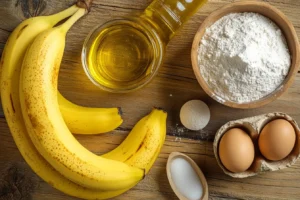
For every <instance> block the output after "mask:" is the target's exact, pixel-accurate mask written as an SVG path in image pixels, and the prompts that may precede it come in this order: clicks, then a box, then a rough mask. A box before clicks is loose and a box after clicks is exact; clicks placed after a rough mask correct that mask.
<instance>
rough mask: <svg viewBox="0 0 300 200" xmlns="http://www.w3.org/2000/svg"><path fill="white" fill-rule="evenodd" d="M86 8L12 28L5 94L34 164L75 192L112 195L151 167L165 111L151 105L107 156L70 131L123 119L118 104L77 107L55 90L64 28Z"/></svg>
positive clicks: (107, 127) (12, 124) (4, 61)
mask: <svg viewBox="0 0 300 200" xmlns="http://www.w3.org/2000/svg"><path fill="white" fill-rule="evenodd" d="M85 13H86V9H85V8H80V7H78V6H77V5H74V6H72V7H70V8H68V9H66V10H64V11H62V12H60V13H57V14H54V15H50V16H40V17H33V18H29V19H27V20H25V21H24V22H22V23H21V24H20V25H19V26H18V27H17V28H16V29H15V30H14V31H13V33H12V34H11V35H10V37H9V39H8V41H7V43H6V46H5V48H4V51H3V54H2V58H1V68H0V69H1V100H2V107H3V110H4V113H5V117H6V121H7V123H8V126H9V128H10V131H11V134H12V136H13V138H14V140H15V143H16V145H17V147H18V149H19V150H20V152H21V154H22V156H23V157H24V159H25V160H26V162H27V163H28V164H29V165H30V167H31V168H32V169H33V171H35V172H36V173H37V174H38V175H39V176H40V177H41V178H42V179H44V180H45V181H46V182H48V183H49V184H51V185H52V186H53V187H55V188H57V189H58V190H60V191H62V192H64V193H66V194H69V195H71V196H75V197H78V198H82V199H107V198H111V197H114V196H117V195H120V194H122V193H123V192H125V191H127V190H129V189H130V188H132V187H133V186H135V185H136V184H137V183H138V182H139V181H140V180H141V179H143V177H144V176H145V174H147V173H148V172H149V170H150V168H151V167H152V165H153V163H154V161H155V160H156V158H157V157H158V155H159V152H160V150H161V147H162V145H163V143H164V140H165V136H166V118H167V114H166V113H165V112H164V111H162V110H161V109H156V108H154V109H153V110H152V111H151V113H150V114H148V115H147V116H145V117H143V118H142V119H141V120H140V121H138V122H137V124H136V125H135V126H134V128H133V129H132V130H131V132H130V133H129V134H128V136H127V138H126V139H125V140H124V141H123V142H122V143H121V144H120V145H119V146H118V147H117V148H116V149H114V150H112V151H111V152H108V153H106V154H104V155H102V156H97V155H95V154H93V153H91V152H90V151H88V150H87V149H85V148H84V147H83V146H82V145H81V144H80V143H79V142H78V141H77V140H76V139H75V137H74V136H73V135H72V132H73V133H78V134H95V133H104V132H108V131H111V130H113V129H115V128H116V127H118V126H119V125H120V124H121V123H122V121H123V120H122V118H121V116H120V112H119V109H118V108H88V107H82V106H78V105H75V104H73V103H72V102H70V101H68V100H67V99H65V98H64V97H63V96H62V95H61V94H60V93H59V92H58V91H57V79H58V72H59V68H60V63H61V60H62V56H63V52H64V47H65V39H66V33H67V32H68V30H69V29H70V28H71V27H72V25H73V24H74V23H75V22H76V21H77V20H78V19H80V18H81V17H82V16H84V15H85ZM68 17H70V18H69V19H67V21H65V22H64V23H62V24H61V25H59V26H55V25H56V24H57V23H58V22H60V21H62V20H63V19H66V18H68Z"/></svg>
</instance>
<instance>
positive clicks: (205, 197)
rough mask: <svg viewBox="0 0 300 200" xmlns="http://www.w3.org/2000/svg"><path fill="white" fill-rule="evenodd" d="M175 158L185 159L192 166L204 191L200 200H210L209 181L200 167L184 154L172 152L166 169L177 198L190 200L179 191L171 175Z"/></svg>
mask: <svg viewBox="0 0 300 200" xmlns="http://www.w3.org/2000/svg"><path fill="white" fill-rule="evenodd" d="M175 158H183V159H185V160H186V161H187V162H188V163H189V164H190V165H191V167H192V168H193V169H194V170H195V172H196V174H197V175H198V177H199V180H200V182H201V184H202V187H203V188H202V189H203V194H202V197H201V198H200V200H208V186H207V181H206V178H205V176H204V174H203V173H202V171H201V169H200V168H199V167H198V165H197V164H196V163H195V162H194V161H193V160H192V159H191V158H190V157H188V156H187V155H185V154H183V153H179V152H172V153H171V154H170V155H169V158H168V161H167V167H166V171H167V176H168V180H169V183H170V185H171V188H172V189H173V191H174V193H175V194H176V196H177V197H178V198H179V199H180V200H188V199H187V197H185V196H184V195H183V194H181V193H180V191H179V189H177V187H176V185H175V183H174V181H173V178H172V175H171V162H172V161H173V160H174V159H175Z"/></svg>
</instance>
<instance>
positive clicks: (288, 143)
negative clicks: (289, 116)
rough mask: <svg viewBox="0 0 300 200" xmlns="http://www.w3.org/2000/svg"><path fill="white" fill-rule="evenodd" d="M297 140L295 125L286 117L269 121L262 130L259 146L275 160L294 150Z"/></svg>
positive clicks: (266, 154) (267, 156)
mask: <svg viewBox="0 0 300 200" xmlns="http://www.w3.org/2000/svg"><path fill="white" fill-rule="evenodd" d="M295 142H296V133H295V129H294V127H293V126H292V125H291V123H289V122H288V121H286V120H284V119H276V120H273V121H271V122H269V123H268V124H267V125H266V126H265V127H264V128H263V129H262V131H261V133H260V134H259V138H258V146H259V150H260V152H261V153H262V155H263V156H264V157H265V158H267V159H269V160H273V161H277V160H281V159H283V158H285V157H286V156H288V155H289V154H290V153H291V151H292V150H293V148H294V146H295Z"/></svg>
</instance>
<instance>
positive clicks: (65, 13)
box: [49, 4, 79, 26]
mask: <svg viewBox="0 0 300 200" xmlns="http://www.w3.org/2000/svg"><path fill="white" fill-rule="evenodd" d="M78 10H79V7H78V6H77V5H76V4H75V5H73V6H71V7H69V8H67V9H65V10H63V11H61V12H59V13H56V14H53V15H50V16H49V17H51V18H52V19H53V20H51V24H52V25H53V26H54V25H55V24H57V23H58V22H60V21H61V20H62V19H65V18H67V17H70V16H71V15H73V14H74V13H75V12H77V11H78Z"/></svg>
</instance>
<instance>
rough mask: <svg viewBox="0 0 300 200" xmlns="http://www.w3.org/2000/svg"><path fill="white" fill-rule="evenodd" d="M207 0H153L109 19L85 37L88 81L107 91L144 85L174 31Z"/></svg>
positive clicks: (84, 62)
mask: <svg viewBox="0 0 300 200" xmlns="http://www.w3.org/2000/svg"><path fill="white" fill-rule="evenodd" d="M206 1H207V0H154V1H153V2H152V3H151V4H150V5H149V6H148V7H147V8H146V9H145V11H144V12H143V13H142V14H141V15H140V16H138V17H129V18H123V19H116V20H112V21H109V22H107V23H105V24H103V25H101V26H99V27H96V28H95V29H94V30H93V31H92V32H91V33H90V34H89V36H88V37H87V39H86V40H85V43H84V45H83V50H82V63H83V66H84V69H85V72H86V74H87V75H88V77H89V78H90V79H91V81H92V82H93V83H94V84H96V85H98V86H99V87H101V88H102V89H104V90H106V91H110V92H129V91H134V90H136V89H138V88H141V87H143V86H145V85H146V84H147V83H149V82H150V80H152V78H153V77H154V76H155V75H156V73H157V71H158V69H159V67H160V66H161V65H162V62H163V57H164V54H165V48H166V45H167V44H168V42H169V41H170V40H171V39H172V37H173V36H174V34H175V32H176V31H177V30H178V29H179V28H180V27H181V26H182V24H183V23H184V22H186V21H187V20H188V19H189V18H190V17H191V16H192V15H193V14H194V13H195V12H196V11H197V10H198V9H199V8H200V7H201V6H202V5H203V4H204V3H205V2H206Z"/></svg>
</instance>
